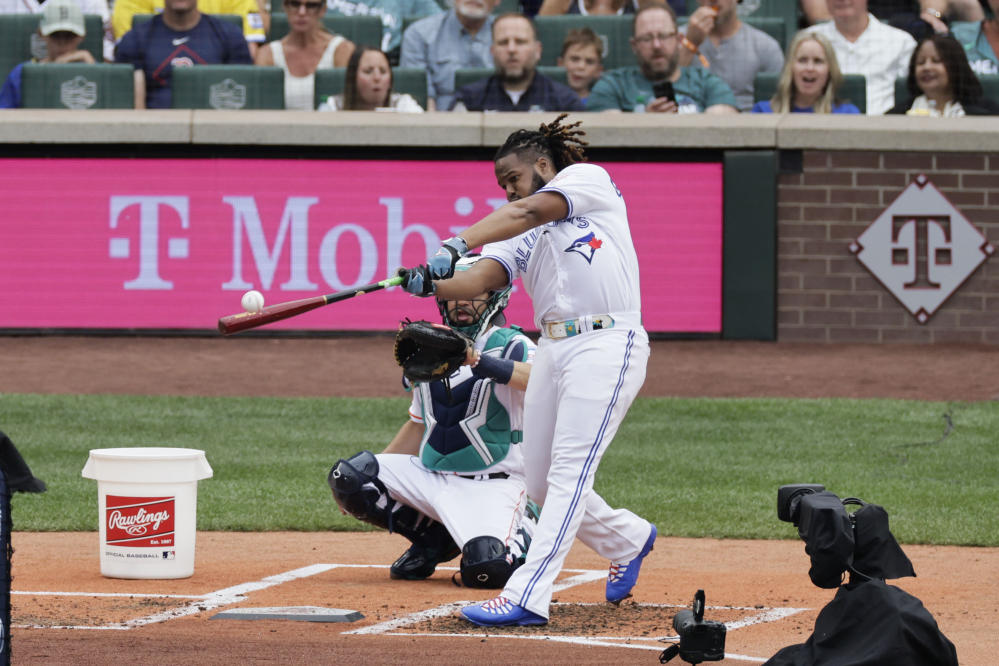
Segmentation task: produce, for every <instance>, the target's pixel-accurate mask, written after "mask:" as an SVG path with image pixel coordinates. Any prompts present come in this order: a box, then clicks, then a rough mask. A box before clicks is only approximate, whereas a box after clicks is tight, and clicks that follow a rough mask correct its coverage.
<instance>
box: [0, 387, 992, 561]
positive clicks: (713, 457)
mask: <svg viewBox="0 0 999 666" xmlns="http://www.w3.org/2000/svg"><path fill="white" fill-rule="evenodd" d="M407 405H408V400H406V399H405V398H392V399H343V398H337V399H312V398H204V397H150V396H117V395H88V396H84V395H64V396H60V395H18V394H5V395H0V429H3V430H4V431H5V432H7V434H8V435H9V436H10V437H11V439H12V440H13V441H14V443H15V444H16V445H17V447H18V449H19V450H20V452H21V454H22V455H23V456H24V458H25V460H26V461H27V462H28V464H29V465H30V466H31V469H32V471H33V472H34V473H35V475H36V476H38V477H39V478H41V479H43V480H44V481H45V482H46V483H47V484H48V486H49V490H48V491H47V492H46V493H43V494H37V495H36V494H26V493H18V494H16V495H14V498H13V507H12V514H13V521H14V529H15V530H25V531H47V530H70V531H74V530H85V531H95V530H96V529H97V525H98V522H97V521H98V516H97V482H95V481H93V480H90V479H84V478H82V477H81V475H80V472H81V470H82V469H83V466H84V464H85V463H86V461H87V457H88V452H89V450H90V449H97V448H114V447H132V446H170V447H183V448H193V449H202V450H204V451H205V453H206V456H207V458H208V462H209V464H210V465H211V466H212V468H213V470H214V477H213V478H211V479H207V480H204V481H201V482H200V483H199V485H198V529H200V530H234V531H270V530H303V531H317V530H358V529H365V528H366V527H365V526H364V525H363V524H362V523H359V522H357V521H355V520H354V519H352V518H349V517H344V516H341V515H340V513H339V512H338V511H337V509H336V506H335V504H334V502H333V500H332V497H331V496H330V492H329V489H328V487H327V485H326V474H327V472H328V471H329V468H330V467H331V465H332V463H333V462H335V461H336V460H337V459H338V458H340V457H348V456H350V455H352V454H354V453H356V452H357V451H359V450H361V449H370V450H372V451H375V452H377V451H380V450H381V449H382V448H384V446H385V444H386V443H387V442H388V441H389V440H390V439H391V437H392V436H393V435H394V434H395V432H396V431H397V430H398V428H399V426H400V425H401V424H402V422H403V419H405V415H406V407H407ZM949 424H953V427H952V428H951V427H950V426H949ZM997 433H999V403H996V402H983V403H936V402H915V401H900V400H840V399H836V400H832V399H828V400H788V399H673V398H644V399H639V400H637V401H636V402H635V404H634V405H633V406H632V408H631V411H630V413H629V414H628V417H627V419H625V422H624V424H623V425H622V427H621V430H620V432H619V433H618V435H617V437H616V438H615V440H614V442H613V444H612V445H611V447H610V449H609V450H608V452H607V454H606V455H605V456H604V459H603V462H602V463H601V465H600V469H599V471H598V473H597V481H596V488H597V490H598V491H599V492H600V493H601V494H602V495H603V496H604V498H605V499H606V500H607V501H608V502H609V503H610V504H611V505H613V506H623V507H627V508H629V509H631V510H633V511H635V512H636V513H638V514H639V515H642V516H644V517H646V518H648V519H649V520H652V521H654V522H655V523H656V524H657V526H658V527H659V533H660V534H662V535H670V536H688V537H719V538H764V539H796V538H797V533H796V531H795V530H794V528H793V527H792V526H791V525H789V524H787V523H781V522H779V521H778V520H777V517H776V497H777V488H778V486H780V485H782V484H785V483H798V482H811V483H822V484H825V486H826V487H827V488H828V489H829V490H831V491H833V492H835V493H836V494H838V495H839V496H840V497H848V496H854V497H860V498H861V499H863V500H866V501H868V502H873V503H877V504H881V505H883V506H884V507H885V508H886V509H887V510H888V513H889V516H890V519H891V529H892V532H893V533H894V534H895V536H896V537H897V538H898V539H899V541H902V542H904V543H930V544H963V545H988V546H996V545H999V512H997V511H996V510H995V498H996V497H999V447H997V439H999V435H997Z"/></svg>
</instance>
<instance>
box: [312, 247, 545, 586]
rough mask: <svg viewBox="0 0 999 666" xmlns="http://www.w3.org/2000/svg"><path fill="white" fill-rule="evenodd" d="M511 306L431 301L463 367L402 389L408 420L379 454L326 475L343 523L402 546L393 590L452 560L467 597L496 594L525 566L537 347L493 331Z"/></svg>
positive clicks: (492, 300)
mask: <svg viewBox="0 0 999 666" xmlns="http://www.w3.org/2000/svg"><path fill="white" fill-rule="evenodd" d="M473 264H474V259H471V258H469V259H463V260H462V261H461V262H460V265H459V266H458V267H457V268H458V270H459V271H461V270H465V269H467V268H468V267H470V266H471V265H473ZM509 294H510V289H509V287H505V288H502V287H501V288H500V289H497V290H495V291H488V292H487V291H485V290H484V291H483V292H482V293H479V294H476V295H474V297H473V298H470V299H467V300H450V301H448V300H443V299H442V300H439V301H438V307H439V309H440V311H441V314H442V315H443V319H444V323H445V324H448V325H449V326H452V327H453V328H456V329H457V330H459V331H461V332H463V333H465V334H466V335H468V336H469V337H470V338H472V339H473V340H474V344H473V345H471V346H470V348H469V349H468V351H467V353H466V363H465V365H463V366H461V367H460V368H459V369H458V370H457V371H456V372H455V373H453V374H452V375H451V376H450V377H448V378H447V379H446V380H440V381H432V382H425V383H418V384H416V385H414V386H412V387H411V389H412V403H411V405H410V408H409V420H407V421H406V422H405V423H404V424H403V425H402V427H401V428H400V429H399V432H398V433H397V434H396V436H395V437H394V438H393V440H392V442H391V443H390V444H389V445H388V447H387V448H386V449H385V451H384V452H382V453H381V454H378V455H373V454H372V453H370V452H369V451H362V452H361V453H358V454H357V455H355V456H353V457H352V458H349V459H347V460H340V461H338V462H337V463H336V465H334V466H333V468H332V470H330V474H329V479H328V481H329V484H330V488H331V489H332V490H333V496H334V498H335V499H336V501H337V503H338V504H339V505H340V507H341V510H342V511H344V513H349V514H351V515H353V516H354V517H355V518H358V519H359V520H363V521H365V522H368V523H371V524H374V525H377V526H379V527H384V528H387V529H388V530H389V531H394V532H398V533H399V534H401V535H403V536H405V537H406V538H408V539H409V540H410V541H412V543H413V545H412V546H411V547H410V548H409V549H408V550H407V551H406V552H405V553H403V555H402V556H401V557H400V558H399V559H398V560H396V562H395V563H394V564H393V565H392V567H391V569H390V574H391V576H392V577H393V578H399V579H407V580H421V579H424V578H427V577H428V576H430V575H431V574H433V573H434V571H435V569H436V567H437V565H438V564H439V563H441V562H445V561H448V560H450V559H453V558H454V557H455V556H456V555H458V553H459V552H460V553H461V556H462V557H461V565H460V569H461V579H462V582H463V583H464V584H465V585H466V586H469V587H487V588H499V587H502V586H503V585H504V583H506V581H507V579H508V578H509V577H510V574H511V573H512V572H513V570H514V569H515V568H516V567H517V566H519V565H520V564H522V563H523V561H524V558H525V555H526V552H527V548H528V546H529V545H530V542H531V535H532V533H533V531H534V526H535V521H536V520H537V506H536V505H534V504H533V503H532V502H529V500H528V498H527V491H526V484H525V479H524V458H523V454H522V452H521V447H520V445H519V444H520V441H521V438H522V431H523V403H524V388H525V387H526V386H527V380H528V377H529V376H530V368H531V365H530V364H531V363H532V362H533V359H534V351H535V345H534V343H533V342H532V341H531V339H530V338H528V337H527V336H525V335H524V334H523V333H522V332H521V331H520V329H518V328H514V327H510V328H507V327H504V326H503V324H504V323H505V319H504V316H503V308H505V307H506V304H507V301H508V299H509Z"/></svg>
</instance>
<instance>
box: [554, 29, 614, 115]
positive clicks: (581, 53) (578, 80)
mask: <svg viewBox="0 0 999 666" xmlns="http://www.w3.org/2000/svg"><path fill="white" fill-rule="evenodd" d="M603 48H604V43H603V42H602V41H600V37H598V36H597V33H595V32H593V30H591V29H590V28H575V29H573V30H570V31H569V32H568V33H566V36H565V41H564V42H562V54H561V55H560V56H559V57H558V63H557V64H558V66H559V67H564V68H565V73H566V78H567V80H568V82H569V87H570V88H572V92H574V93H576V94H577V95H579V99H581V100H582V101H583V103H584V104H585V103H586V98H587V97H589V96H590V89H591V88H593V84H594V83H596V82H597V79H599V78H600V75H601V74H603V73H604V58H603Z"/></svg>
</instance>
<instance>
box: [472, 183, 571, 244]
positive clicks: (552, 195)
mask: <svg viewBox="0 0 999 666" xmlns="http://www.w3.org/2000/svg"><path fill="white" fill-rule="evenodd" d="M568 214H569V204H568V203H566V201H565V198H563V197H562V195H561V194H558V193H556V192H535V193H534V194H532V195H531V196H529V197H525V198H523V199H518V200H517V201H511V202H510V203H508V204H506V205H505V206H502V207H500V208H497V209H496V210H494V211H493V212H492V213H490V214H489V215H486V216H485V217H484V218H482V219H481V220H479V221H478V222H476V223H475V224H473V225H472V226H470V227H469V228H467V229H465V230H464V231H462V232H461V237H462V238H464V239H465V243H466V244H467V245H468V247H470V248H472V247H480V246H482V245H485V244H486V243H495V242H496V241H501V240H506V239H508V238H513V237H514V236H519V235H520V234H522V233H524V232H525V231H530V230H531V229H533V228H534V227H540V226H541V225H542V224H547V223H548V222H554V221H555V220H561V219H563V218H564V217H565V216H566V215H568Z"/></svg>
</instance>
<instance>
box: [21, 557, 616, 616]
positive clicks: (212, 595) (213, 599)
mask: <svg viewBox="0 0 999 666" xmlns="http://www.w3.org/2000/svg"><path fill="white" fill-rule="evenodd" d="M389 566H390V565H388V564H313V565H310V566H307V567H301V568H299V569H293V570H291V571H286V572H284V573H281V574H277V575H274V576H268V577H266V578H262V579H260V580H258V581H253V582H250V583H242V584H240V585H234V586H232V587H227V588H224V589H221V590H216V591H215V592H209V593H208V594H200V595H179V594H178V595H174V594H156V593H128V592H65V591H48V590H47V591H34V592H32V591H20V590H12V591H11V594H16V595H27V596H65V597H104V598H107V597H133V598H140V599H190V600H191V602H190V603H188V604H186V605H184V606H182V607H180V608H175V609H170V610H165V611H162V612H160V613H155V614H153V615H146V616H144V617H138V618H135V619H133V620H129V621H127V622H115V623H112V624H105V625H99V626H92V625H44V624H15V625H13V626H14V627H15V628H18V629H82V630H102V631H128V630H130V629H135V628H137V627H142V626H145V625H147V624H155V623H157V622H165V621H167V620H173V619H176V618H179V617H186V616H188V615H195V614H197V613H201V612H206V611H213V610H216V609H218V608H222V607H223V606H230V605H232V604H235V603H239V602H241V601H246V599H247V597H246V595H247V594H249V593H251V592H256V591H257V590H263V589H266V588H268V587H272V586H274V585H280V584H281V583H287V582H289V581H293V580H297V579H300V578H308V577H309V576H315V575H318V574H321V573H325V572H327V571H331V570H333V569H388V568H389ZM438 568H439V569H441V570H453V571H457V570H458V567H438ZM564 571H566V572H568V573H575V574H578V575H576V576H572V577H570V578H568V579H566V580H565V581H564V582H563V584H566V583H570V581H572V582H571V584H570V585H568V586H570V587H571V586H572V585H578V584H580V583H581V582H586V581H588V580H590V579H592V578H593V576H595V575H596V574H599V577H601V578H602V577H603V576H604V573H603V572H593V571H589V570H587V569H565V570H564Z"/></svg>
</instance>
